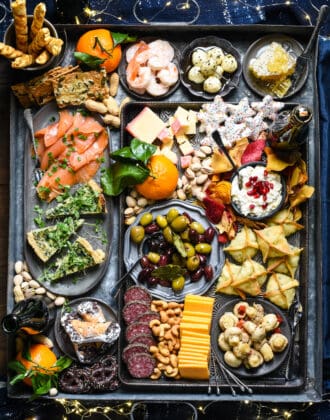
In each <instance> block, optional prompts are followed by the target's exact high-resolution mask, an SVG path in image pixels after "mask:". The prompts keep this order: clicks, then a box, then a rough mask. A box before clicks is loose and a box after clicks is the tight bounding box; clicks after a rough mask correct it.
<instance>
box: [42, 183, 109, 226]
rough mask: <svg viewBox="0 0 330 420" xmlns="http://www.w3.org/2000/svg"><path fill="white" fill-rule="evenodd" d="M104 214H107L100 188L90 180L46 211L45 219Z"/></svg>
mask: <svg viewBox="0 0 330 420" xmlns="http://www.w3.org/2000/svg"><path fill="white" fill-rule="evenodd" d="M105 213H107V208H106V201H105V197H104V194H103V192H102V188H101V187H100V186H99V185H98V184H97V183H96V182H95V181H94V180H90V181H88V183H87V184H84V185H82V186H81V187H80V188H78V189H77V191H76V192H75V193H73V194H72V195H70V196H69V197H67V198H65V199H64V200H63V201H62V202H60V203H59V204H58V205H57V206H55V207H52V208H49V209H48V210H46V212H45V216H46V219H54V218H56V217H65V216H76V217H79V215H81V216H88V215H92V216H93V215H98V214H105Z"/></svg>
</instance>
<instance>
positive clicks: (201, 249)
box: [195, 242, 212, 254]
mask: <svg viewBox="0 0 330 420" xmlns="http://www.w3.org/2000/svg"><path fill="white" fill-rule="evenodd" d="M195 249H196V251H197V252H198V253H199V254H209V253H210V252H211V251H212V246H211V245H210V244H207V243H204V242H201V243H200V244H197V245H195Z"/></svg>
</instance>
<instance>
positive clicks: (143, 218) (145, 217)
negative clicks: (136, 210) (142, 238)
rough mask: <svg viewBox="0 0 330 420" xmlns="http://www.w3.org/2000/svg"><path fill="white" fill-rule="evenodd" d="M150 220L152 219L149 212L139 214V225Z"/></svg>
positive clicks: (144, 224)
mask: <svg viewBox="0 0 330 420" xmlns="http://www.w3.org/2000/svg"><path fill="white" fill-rule="evenodd" d="M152 220H153V217H152V214H151V213H144V215H143V216H141V219H140V225H141V226H147V225H149V224H150V223H151V222H152Z"/></svg>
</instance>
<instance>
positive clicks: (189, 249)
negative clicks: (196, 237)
mask: <svg viewBox="0 0 330 420" xmlns="http://www.w3.org/2000/svg"><path fill="white" fill-rule="evenodd" d="M183 245H184V248H185V250H186V253H187V257H188V258H189V257H192V256H194V255H195V253H196V252H195V248H194V246H193V245H191V243H189V242H184V243H183Z"/></svg>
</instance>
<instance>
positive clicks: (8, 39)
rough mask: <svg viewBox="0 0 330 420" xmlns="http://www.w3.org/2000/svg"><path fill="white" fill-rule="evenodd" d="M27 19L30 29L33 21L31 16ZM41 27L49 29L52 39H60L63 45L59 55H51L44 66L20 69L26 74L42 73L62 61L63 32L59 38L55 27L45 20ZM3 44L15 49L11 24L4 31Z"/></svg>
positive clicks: (13, 27)
mask: <svg viewBox="0 0 330 420" xmlns="http://www.w3.org/2000/svg"><path fill="white" fill-rule="evenodd" d="M27 18H28V27H30V25H31V23H32V20H33V16H32V15H28V17H27ZM43 27H44V28H48V29H49V31H50V34H51V36H52V37H54V38H60V39H62V40H63V45H62V49H61V52H60V54H59V55H56V56H55V55H51V57H50V59H49V60H48V61H47V62H46V63H45V64H42V65H38V64H34V65H32V66H28V67H23V68H20V69H19V70H22V71H27V72H36V71H38V72H39V71H41V70H43V71H44V70H48V69H50V68H51V67H55V65H58V64H59V63H60V61H61V60H62V59H63V56H64V50H65V45H66V39H65V38H66V37H65V32H63V34H62V33H61V36H59V34H58V32H57V30H56V28H55V26H54V25H53V24H52V23H51V22H49V20H47V19H45V20H44V23H43ZM3 42H4V44H6V45H11V46H12V47H14V48H16V40H15V26H14V23H13V22H12V23H11V24H10V25H9V26H8V28H7V29H6V32H5V34H4V39H3Z"/></svg>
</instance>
